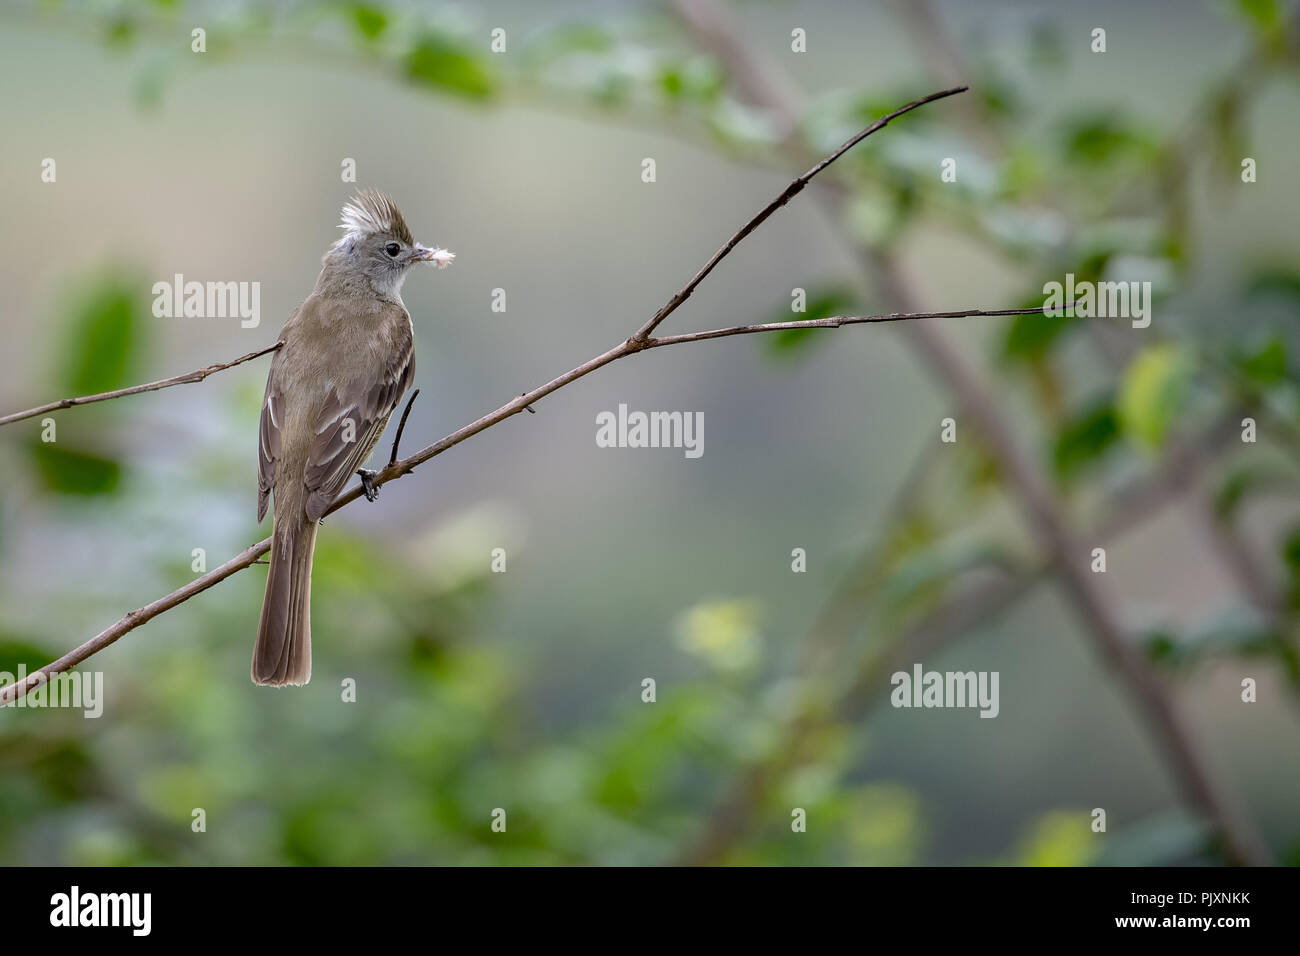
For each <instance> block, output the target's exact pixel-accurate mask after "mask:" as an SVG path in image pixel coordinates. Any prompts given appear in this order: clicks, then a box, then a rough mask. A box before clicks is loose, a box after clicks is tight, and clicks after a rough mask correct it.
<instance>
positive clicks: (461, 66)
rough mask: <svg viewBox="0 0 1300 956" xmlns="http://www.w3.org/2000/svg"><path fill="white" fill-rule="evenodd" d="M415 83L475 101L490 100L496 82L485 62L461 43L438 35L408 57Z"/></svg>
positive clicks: (426, 38)
mask: <svg viewBox="0 0 1300 956" xmlns="http://www.w3.org/2000/svg"><path fill="white" fill-rule="evenodd" d="M406 75H407V77H408V78H410V79H411V80H412V81H414V82H416V83H420V84H423V85H427V86H432V87H435V88H437V89H440V90H444V91H446V92H448V93H454V94H457V95H459V96H464V97H467V98H468V99H473V100H486V99H489V98H490V97H491V96H492V95H493V94H494V93H495V92H496V80H495V78H494V76H493V75H492V73H491V71H489V69H488V67H487V64H486V61H485V60H484V59H483V58H482V57H479V56H477V55H475V54H474V53H471V52H470V50H469V48H468V47H467V46H466V45H464V44H461V43H456V42H454V41H452V40H449V39H448V38H446V37H444V36H440V35H439V34H436V33H428V34H425V35H424V36H423V37H422V38H421V39H420V41H419V42H418V43H417V44H416V45H415V48H414V49H413V50H411V52H410V53H408V54H407V56H406Z"/></svg>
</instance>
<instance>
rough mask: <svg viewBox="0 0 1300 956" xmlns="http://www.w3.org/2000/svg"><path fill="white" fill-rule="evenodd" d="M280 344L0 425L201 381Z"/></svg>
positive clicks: (66, 401) (53, 405) (43, 408)
mask: <svg viewBox="0 0 1300 956" xmlns="http://www.w3.org/2000/svg"><path fill="white" fill-rule="evenodd" d="M281 344H282V343H280V342H276V343H275V344H274V345H268V346H267V347H266V348H264V349H261V350H259V351H257V352H249V353H248V354H247V355H241V356H240V357H239V358H237V359H233V360H232V361H229V362H219V363H218V364H216V365H205V366H204V367H203V368H200V369H195V370H194V371H193V372H186V373H185V374H184V375H174V376H172V377H171V378H164V379H159V380H158V381H156V382H146V383H145V384H144V385H132V386H131V387H130V388H119V389H117V390H116V391H112V392H100V393H99V394H98V395H82V396H81V397H79V398H61V399H59V400H58V401H57V402H50V403H49V404H48V405H37V406H36V407H35V408H29V409H27V410H26V411H22V412H14V413H13V414H12V415H6V416H4V417H3V418H0V425H8V424H10V423H11V422H20V421H22V420H23V419H24V418H35V417H36V416H37V415H44V414H45V413H46V412H54V411H58V410H59V409H60V408H71V407H72V406H74V405H89V404H90V403H91V402H106V401H108V400H109V399H110V398H125V397H126V396H128V395H139V394H140V393H141V392H156V391H158V390H159V389H164V388H171V387H172V386H173V385H189V384H190V383H191V382H201V381H203V380H204V379H205V378H207V377H208V376H209V375H211V374H213V373H214V372H222V371H225V370H226V369H228V368H234V367H235V366H236V365H243V364H244V363H245V362H251V361H252V360H253V359H255V358H261V357H262V356H263V355H266V354H267V353H268V352H274V351H275V350H276V349H278V348H279V347H280V345H281Z"/></svg>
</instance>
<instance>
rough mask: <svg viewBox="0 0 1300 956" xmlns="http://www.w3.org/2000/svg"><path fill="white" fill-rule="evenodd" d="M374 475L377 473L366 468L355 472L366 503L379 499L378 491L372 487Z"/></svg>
mask: <svg viewBox="0 0 1300 956" xmlns="http://www.w3.org/2000/svg"><path fill="white" fill-rule="evenodd" d="M376 474H378V472H374V471H370V470H369V469H368V468H362V469H359V470H358V471H357V477H358V478H360V479H361V492H362V493H363V494H364V495H365V496H366V501H374V500H375V499H376V498H378V497H379V489H378V488H376V487H375V485H374V479H375V475H376Z"/></svg>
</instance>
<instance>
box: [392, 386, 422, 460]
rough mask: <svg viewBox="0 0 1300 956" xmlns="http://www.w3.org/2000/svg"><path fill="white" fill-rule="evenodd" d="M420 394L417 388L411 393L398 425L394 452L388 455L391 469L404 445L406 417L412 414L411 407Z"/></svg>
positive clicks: (394, 439) (394, 437) (394, 440)
mask: <svg viewBox="0 0 1300 956" xmlns="http://www.w3.org/2000/svg"><path fill="white" fill-rule="evenodd" d="M419 394H420V390H419V389H418V388H417V389H416V390H415V391H413V392H412V393H411V397H410V398H408V399H407V400H406V408H405V409H403V411H402V417H401V419H400V420H399V421H398V423H397V434H396V435H394V436H393V450H392V452H390V453H389V455H388V466H389V467H390V468H391V467H392V466H393V463H394V462H396V461H397V448H398V446H399V445H401V443H402V430H403V429H405V428H406V416H407V415H409V414H411V406H412V405H414V404H415V396H417V395H419Z"/></svg>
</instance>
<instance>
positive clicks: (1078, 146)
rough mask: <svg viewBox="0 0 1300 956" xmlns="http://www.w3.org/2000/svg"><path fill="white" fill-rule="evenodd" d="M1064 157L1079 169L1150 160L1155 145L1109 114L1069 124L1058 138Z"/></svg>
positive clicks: (1134, 128) (1077, 119)
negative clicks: (1132, 160) (1080, 167)
mask: <svg viewBox="0 0 1300 956" xmlns="http://www.w3.org/2000/svg"><path fill="white" fill-rule="evenodd" d="M1062 141H1063V145H1064V147H1065V151H1066V154H1067V155H1068V156H1069V157H1070V159H1071V160H1073V161H1075V162H1077V163H1079V164H1080V165H1083V166H1097V167H1100V166H1106V165H1110V164H1112V163H1116V162H1119V161H1121V160H1127V159H1140V160H1150V159H1154V158H1155V156H1156V153H1157V146H1156V143H1155V141H1154V140H1153V139H1152V138H1151V137H1150V136H1148V135H1147V134H1145V133H1143V132H1142V131H1141V130H1140V129H1138V128H1137V127H1136V126H1132V125H1129V124H1128V122H1127V121H1126V120H1124V119H1122V118H1121V117H1119V116H1116V115H1115V114H1113V113H1100V114H1088V115H1085V116H1081V117H1076V118H1074V119H1072V120H1070V121H1069V122H1068V123H1067V124H1066V126H1065V130H1064V134H1063V136H1062Z"/></svg>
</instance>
